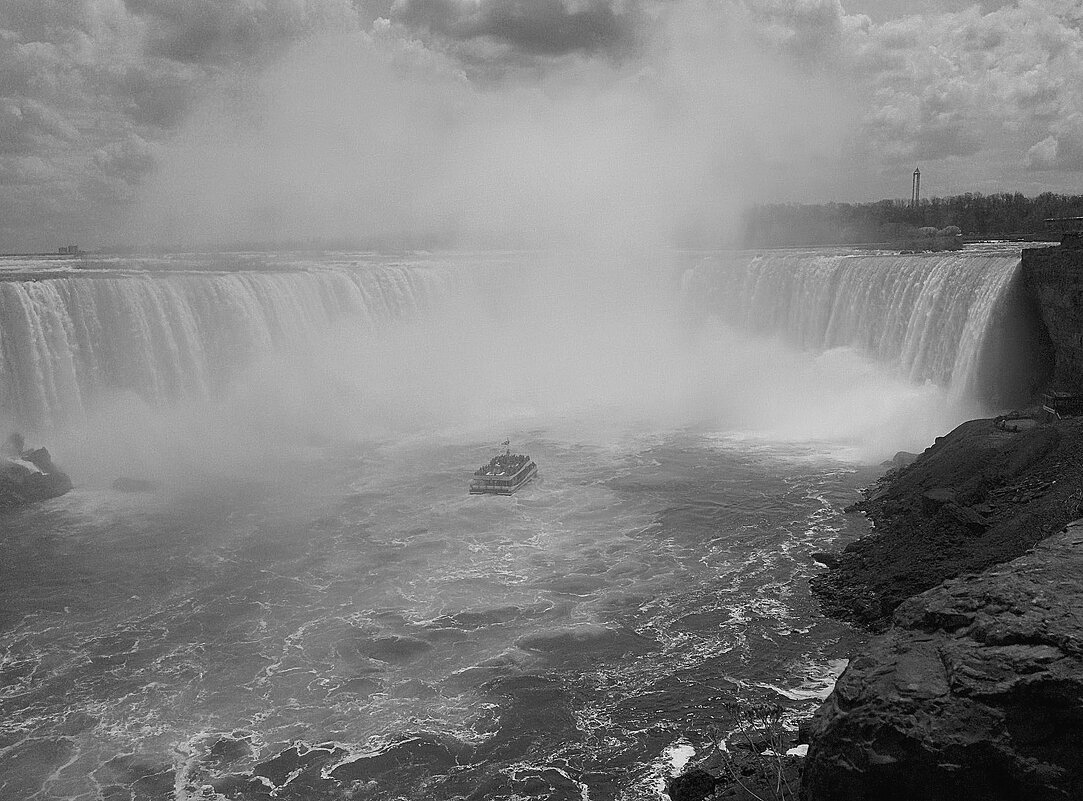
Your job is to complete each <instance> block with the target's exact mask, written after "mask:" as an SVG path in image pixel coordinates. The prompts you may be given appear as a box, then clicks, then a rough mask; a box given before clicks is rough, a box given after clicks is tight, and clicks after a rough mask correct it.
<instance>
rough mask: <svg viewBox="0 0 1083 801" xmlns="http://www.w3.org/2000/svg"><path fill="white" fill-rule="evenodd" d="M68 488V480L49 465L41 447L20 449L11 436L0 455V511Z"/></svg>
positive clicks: (69, 484) (48, 459)
mask: <svg viewBox="0 0 1083 801" xmlns="http://www.w3.org/2000/svg"><path fill="white" fill-rule="evenodd" d="M70 489H71V479H69V478H68V476H67V474H65V473H64V472H63V471H61V470H59V469H58V468H57V467H56V465H54V464H53V459H52V456H50V454H49V451H47V450H46V449H45V448H37V449H33V450H23V448H22V437H20V436H18V435H12V437H10V438H9V439H8V441H7V442H6V443H5V444H4V455H2V456H0V512H2V511H5V510H8V509H15V508H17V507H19V506H24V505H26V504H28V503H34V502H36V501H44V500H48V499H49V498H56V497H57V496H60V495H63V494H64V493H65V492H67V491H68V490H70Z"/></svg>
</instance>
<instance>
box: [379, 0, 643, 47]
mask: <svg viewBox="0 0 1083 801" xmlns="http://www.w3.org/2000/svg"><path fill="white" fill-rule="evenodd" d="M390 13H391V18H392V19H393V20H394V21H395V22H397V23H400V24H403V25H406V26H408V27H412V28H416V29H421V30H424V31H426V32H429V33H433V34H437V35H440V36H443V37H447V38H448V39H452V40H458V41H469V40H473V39H479V38H486V39H490V40H493V41H494V42H498V43H502V44H506V45H508V46H509V47H510V48H512V49H513V50H514V51H517V52H520V53H526V54H533V55H545V56H558V55H564V54H567V53H574V52H584V53H594V52H603V53H609V54H620V53H623V52H626V51H627V50H628V49H629V48H631V47H632V46H633V45H634V43H635V41H636V38H637V35H638V31H639V26H640V23H641V13H640V8H639V5H638V3H636V2H633V1H632V0H395V2H394V4H393V5H392V7H391V10H390Z"/></svg>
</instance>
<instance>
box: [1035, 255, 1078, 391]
mask: <svg viewBox="0 0 1083 801" xmlns="http://www.w3.org/2000/svg"><path fill="white" fill-rule="evenodd" d="M1020 272H1021V278H1022V285H1023V288H1024V290H1025V292H1026V294H1027V295H1029V296H1030V298H1032V299H1033V301H1034V302H1035V303H1036V306H1037V310H1038V313H1039V315H1040V316H1041V321H1042V323H1043V324H1044V326H1045V329H1046V331H1047V332H1048V334H1049V338H1050V340H1051V342H1052V346H1053V354H1052V355H1053V371H1052V376H1050V378H1049V380H1048V384H1049V388H1050V389H1055V390H1060V391H1063V392H1072V393H1076V394H1083V249H1081V248H1079V247H1078V246H1075V247H1064V246H1061V247H1051V248H1027V249H1026V250H1024V251H1023V255H1022V269H1021V271H1020Z"/></svg>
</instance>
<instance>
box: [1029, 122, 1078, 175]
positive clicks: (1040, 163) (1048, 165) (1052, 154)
mask: <svg viewBox="0 0 1083 801" xmlns="http://www.w3.org/2000/svg"><path fill="white" fill-rule="evenodd" d="M1052 128H1053V133H1052V134H1051V135H1050V136H1047V137H1046V138H1045V139H1043V140H1041V141H1040V142H1037V143H1036V144H1035V145H1033V146H1032V147H1031V148H1030V149H1029V150H1028V151H1027V158H1026V165H1027V169H1029V170H1034V171H1043V170H1071V171H1073V172H1075V171H1079V170H1083V114H1073V115H1071V116H1070V117H1068V118H1067V119H1064V120H1059V121H1058V122H1057V123H1056V124H1055V125H1054V126H1052Z"/></svg>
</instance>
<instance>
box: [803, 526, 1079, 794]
mask: <svg viewBox="0 0 1083 801" xmlns="http://www.w3.org/2000/svg"><path fill="white" fill-rule="evenodd" d="M1080 609H1083V521H1077V522H1076V523H1073V524H1071V525H1070V526H1069V527H1068V528H1067V529H1065V530H1064V531H1063V532H1062V533H1060V534H1057V535H1054V536H1053V537H1050V538H1049V539H1047V540H1046V541H1044V542H1043V543H1042V544H1040V545H1039V546H1038V547H1037V548H1035V549H1034V550H1033V552H1032V553H1030V554H1027V555H1025V556H1022V557H1020V558H1018V559H1016V560H1014V561H1012V562H1009V563H1007V564H1004V565H1002V566H1000V567H999V568H997V569H994V570H990V571H989V572H986V573H983V574H980V575H969V576H964V577H961V578H956V579H953V580H951V581H948V582H945V583H944V584H942V585H941V586H939V587H936V588H935V589H932V590H929V591H928V592H925V593H923V594H921V595H919V596H917V597H915V598H912V599H910V600H908V601H906V602H905V603H903V604H902V605H901V606H899V608H898V609H897V611H896V612H895V616H894V625H893V627H892V629H891V630H890V631H889V632H888V633H887V634H884V635H882V636H880V637H877V638H876V639H874V640H873V641H872V642H871V643H870V644H869V646H868V647H867V648H866V650H865V652H864V653H863V654H862V655H861V656H860V657H858V658H856V659H855V660H853V661H852V662H851V663H850V666H849V667H848V668H847V670H846V672H845V673H843V675H842V676H841V677H840V679H839V681H838V683H837V684H836V686H835V690H834V692H833V693H832V694H831V696H830V697H829V698H828V700H827V701H826V702H825V704H824V705H823V707H821V709H820V711H819V712H818V713H817V714H816V717H815V718H814V720H813V725H812V732H811V733H812V745H811V747H810V749H809V753H808V760H807V763H806V766H805V772H804V780H803V787H802V792H803V797H804V798H805V799H806V801H857V800H858V799H877V801H894V800H896V799H897V800H898V801H904V800H905V801H914V799H922V801H941V799H942V800H943V801H949V799H950V800H951V801H955V800H956V799H963V798H965V799H967V801H1007V800H1008V799H1029V800H1032V801H1047V800H1048V801H1052V800H1053V799H1057V800H1058V801H1069V799H1080V798H1083V617H1081V616H1080V615H1079V610H1080Z"/></svg>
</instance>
